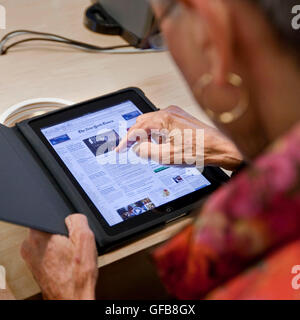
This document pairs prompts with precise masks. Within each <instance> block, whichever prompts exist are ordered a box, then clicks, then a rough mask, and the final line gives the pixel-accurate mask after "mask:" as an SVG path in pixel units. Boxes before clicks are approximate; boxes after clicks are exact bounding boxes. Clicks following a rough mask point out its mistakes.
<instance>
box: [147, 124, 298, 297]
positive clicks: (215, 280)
mask: <svg viewBox="0 0 300 320" xmlns="http://www.w3.org/2000/svg"><path fill="white" fill-rule="evenodd" d="M299 146H300V124H299V125H297V126H296V127H295V128H294V129H293V130H291V131H290V132H289V133H288V134H287V135H286V136H285V137H284V138H282V139H280V140H279V141H278V142H277V143H275V144H274V146H273V147H272V148H270V149H269V150H268V152H266V153H265V154H264V155H263V156H261V157H260V158H258V159H257V160H256V161H255V163H254V164H253V165H251V166H250V167H249V168H247V169H246V170H244V171H243V172H241V173H240V174H238V175H237V176H236V177H235V178H233V179H232V181H231V182H229V183H228V184H227V185H225V186H224V187H222V188H221V189H219V190H218V191H217V192H216V193H214V194H213V195H212V196H211V197H210V198H209V200H208V201H207V202H206V204H205V206H204V207H203V209H202V210H201V212H200V214H199V216H198V218H197V220H196V221H195V223H194V224H192V225H190V226H188V227H187V228H185V229H184V230H183V231H182V232H181V233H179V234H178V235H177V236H175V237H174V238H173V239H172V240H171V241H169V242H168V243H166V244H164V245H163V246H161V247H160V248H158V249H157V250H156V251H155V252H154V254H153V257H154V261H155V263H156V266H157V269H158V273H159V275H160V277H161V279H162V281H163V283H164V284H165V286H166V288H167V290H168V291H169V292H170V293H171V294H172V295H173V296H175V297H177V298H179V299H201V298H205V297H206V298H210V299H215V298H216V299H268V298H270V299H271V298H275V299H276V298H287V299H300V292H299V291H300V290H298V291H297V290H295V289H294V288H293V287H292V285H291V281H292V279H293V274H292V273H291V270H292V266H293V264H298V265H300V241H297V240H298V239H300V148H299ZM257 263H258V264H257ZM251 266H252V269H250V270H249V269H248V268H249V267H251ZM253 266H254V267H253ZM262 266H263V267H262ZM274 277H275V278H276V279H274ZM282 277H283V278H284V277H285V279H286V281H283V282H282V284H281V286H279V288H278V281H279V280H280V279H282ZM279 282H280V281H279ZM262 284H264V285H262ZM275 285H276V288H277V289H276V290H274V286H275ZM262 288H263V290H262Z"/></svg>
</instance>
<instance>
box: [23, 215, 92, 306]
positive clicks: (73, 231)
mask: <svg viewBox="0 0 300 320" xmlns="http://www.w3.org/2000/svg"><path fill="white" fill-rule="evenodd" d="M66 225H67V228H68V230H69V238H67V237H65V236H61V235H51V234H48V233H43V232H40V231H35V230H30V234H29V237H28V238H27V239H26V240H25V241H24V242H23V245H22V248H21V254H22V257H23V258H24V260H25V261H26V263H27V265H28V267H29V268H30V270H31V272H32V273H33V276H34V278H35V279H36V281H37V282H38V284H39V286H40V288H41V290H42V293H43V296H44V298H45V299H62V300H71V299H72V300H73V299H76V300H77V299H84V300H88V299H94V298H95V286H96V282H97V277H98V268H97V250H96V244H95V238H94V234H93V233H92V231H91V230H90V228H89V226H88V222H87V218H86V217H85V216H84V215H81V214H74V215H71V216H69V217H67V218H66Z"/></svg>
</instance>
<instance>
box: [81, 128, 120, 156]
mask: <svg viewBox="0 0 300 320" xmlns="http://www.w3.org/2000/svg"><path fill="white" fill-rule="evenodd" d="M83 142H84V143H85V145H86V146H87V147H88V148H89V149H90V151H91V152H92V153H93V154H94V156H95V157H97V156H100V155H103V154H105V153H108V152H111V151H113V150H114V149H115V148H116V147H117V146H118V145H119V143H120V136H119V135H118V133H117V132H116V131H115V130H109V131H106V132H102V133H99V134H97V136H93V137H90V138H87V139H84V140H83Z"/></svg>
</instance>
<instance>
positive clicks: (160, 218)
mask: <svg viewBox="0 0 300 320" xmlns="http://www.w3.org/2000/svg"><path fill="white" fill-rule="evenodd" d="M156 110H157V109H156V108H155V107H154V106H153V104H152V103H151V102H150V101H149V100H148V99H147V98H146V97H145V95H144V94H143V92H142V91H140V90H139V89H136V88H129V89H125V90H122V91H119V92H117V93H114V94H110V95H108V96H104V97H100V98H97V99H94V100H90V101H87V102H84V103H81V104H78V105H75V106H72V107H68V108H65V109H62V110H60V111H55V112H53V113H50V114H47V115H45V116H41V117H38V118H35V119H32V120H29V121H26V123H25V126H27V137H28V136H30V137H31V138H30V139H31V140H32V139H33V138H32V137H33V135H32V134H31V135H28V128H30V130H32V132H33V133H34V135H35V138H34V139H35V140H39V142H38V143H41V144H42V145H43V146H44V147H45V149H44V150H47V152H48V153H49V155H51V157H52V159H53V160H54V161H55V162H56V163H57V165H58V166H59V167H60V168H62V169H63V172H64V173H65V175H66V177H67V178H68V179H69V181H71V183H72V184H73V186H74V187H75V188H76V190H77V191H78V194H79V195H80V197H81V198H82V201H84V202H85V203H87V204H88V207H89V208H90V210H91V211H92V213H93V215H94V216H95V217H96V219H97V222H98V223H99V224H100V226H101V228H102V230H104V232H105V234H106V235H108V236H111V237H113V238H114V239H121V238H122V235H126V236H128V235H131V234H133V233H135V232H137V231H143V230H144V229H146V228H147V229H148V228H149V227H151V226H156V225H158V224H160V223H163V222H167V221H170V220H172V219H174V218H176V217H179V216H181V215H182V214H184V213H186V212H188V211H189V210H190V209H192V208H193V207H194V206H195V205H196V203H197V202H198V201H199V200H201V199H202V198H203V197H205V196H207V195H209V194H210V193H211V192H213V191H214V190H215V189H216V188H217V187H218V186H220V184H222V183H223V182H224V181H226V180H227V179H228V177H227V176H226V175H225V174H224V173H223V171H221V170H220V169H218V168H205V170H204V171H203V172H200V171H199V170H198V169H197V168H193V167H187V168H186V167H175V166H165V165H161V164H159V163H157V162H154V161H140V160H141V159H137V158H138V157H137V156H136V155H135V153H134V152H133V151H132V150H131V149H129V150H128V152H125V153H121V154H118V155H116V153H115V151H114V147H115V146H116V145H118V143H119V142H120V140H121V139H122V137H123V136H124V135H125V134H126V131H127V130H128V129H129V128H130V127H131V126H132V125H133V124H134V123H135V122H136V119H137V117H138V116H139V115H141V114H143V113H148V112H154V111H156ZM21 127H22V125H21ZM23 127H24V124H23ZM25 131H26V130H25ZM38 143H36V142H35V145H36V146H38ZM37 149H39V147H36V150H37ZM124 157H125V158H124ZM42 158H43V156H42ZM124 159H125V160H126V161H125V160H124ZM51 168H52V171H55V170H53V166H52V167H51ZM53 174H54V176H55V172H53ZM62 180H63V179H62ZM62 180H61V181H62ZM67 196H68V194H67Z"/></svg>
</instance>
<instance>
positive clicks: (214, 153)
mask: <svg viewBox="0 0 300 320" xmlns="http://www.w3.org/2000/svg"><path fill="white" fill-rule="evenodd" d="M185 129H190V132H191V133H192V134H190V135H189V136H188V137H187V139H186V138H182V137H183V136H184V135H183V131H184V130H185ZM197 129H204V150H203V148H202V149H201V147H200V146H199V143H201V144H203V140H201V139H197ZM153 130H156V131H157V130H162V131H164V130H167V131H166V132H167V134H166V135H164V136H163V137H162V136H161V135H158V136H156V134H155V132H154V131H153ZM153 132H154V133H153ZM169 133H171V134H169ZM179 136H181V139H180V137H179ZM151 138H152V139H154V140H155V141H156V142H158V143H153V142H151ZM178 138H179V139H178ZM178 141H179V143H178ZM180 141H181V142H180ZM136 142H138V143H136ZM135 143H136V144H135ZM133 144H135V145H134V147H133V150H134V151H135V152H136V153H137V154H138V155H139V156H140V157H142V158H151V159H152V160H154V161H158V162H160V163H162V164H178V161H179V164H181V163H182V164H192V162H193V161H194V163H196V161H197V163H200V162H201V163H204V165H211V166H218V167H222V168H224V169H227V170H234V169H235V168H237V167H238V166H239V165H240V164H241V162H242V160H243V158H242V155H241V154H240V152H239V151H238V150H237V148H236V147H235V146H234V144H233V143H232V142H231V141H230V140H229V139H228V138H226V137H225V136H224V135H222V134H221V133H220V132H219V131H218V130H217V129H214V128H212V127H210V126H208V125H206V124H204V123H203V122H201V121H199V120H198V119H196V118H194V117H192V116H191V115H190V114H188V113H187V112H185V111H184V110H182V109H181V108H179V107H176V106H170V107H168V108H167V109H164V110H161V111H157V112H152V113H147V114H143V115H141V116H140V117H138V118H137V121H136V124H135V125H133V126H132V127H131V128H130V130H129V131H128V133H127V135H126V137H124V139H122V141H121V142H120V144H119V146H118V147H117V148H116V151H117V152H121V151H122V150H124V149H126V148H127V147H130V146H132V145H133ZM197 150H203V151H204V154H198V152H197Z"/></svg>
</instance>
